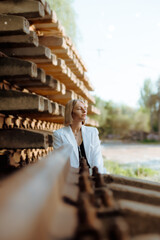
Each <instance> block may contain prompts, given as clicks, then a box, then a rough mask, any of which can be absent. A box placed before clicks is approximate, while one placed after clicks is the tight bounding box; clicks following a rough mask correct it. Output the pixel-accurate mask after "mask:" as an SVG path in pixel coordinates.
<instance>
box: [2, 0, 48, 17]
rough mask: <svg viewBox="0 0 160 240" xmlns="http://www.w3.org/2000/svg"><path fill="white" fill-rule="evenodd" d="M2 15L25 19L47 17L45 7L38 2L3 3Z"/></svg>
mask: <svg viewBox="0 0 160 240" xmlns="http://www.w3.org/2000/svg"><path fill="white" fill-rule="evenodd" d="M0 14H10V15H19V16H24V17H25V18H28V19H32V18H41V17H43V16H44V15H45V12H44V6H43V5H42V4H41V3H40V2H38V1H25V0H23V1H7V0H6V1H1V2H0Z"/></svg>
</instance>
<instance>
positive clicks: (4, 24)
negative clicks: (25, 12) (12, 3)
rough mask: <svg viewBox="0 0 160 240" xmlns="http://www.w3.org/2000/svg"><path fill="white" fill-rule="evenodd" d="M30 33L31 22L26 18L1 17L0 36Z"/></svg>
mask: <svg viewBox="0 0 160 240" xmlns="http://www.w3.org/2000/svg"><path fill="white" fill-rule="evenodd" d="M0 3H2V2H0ZM29 32H30V31H29V22H28V21H27V19H25V18H24V17H20V16H7V15H0V36H10V35H16V34H21V35H22V34H29Z"/></svg>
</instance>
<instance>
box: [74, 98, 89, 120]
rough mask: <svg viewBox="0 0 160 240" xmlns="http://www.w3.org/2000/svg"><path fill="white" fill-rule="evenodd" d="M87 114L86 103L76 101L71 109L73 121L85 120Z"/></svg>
mask: <svg viewBox="0 0 160 240" xmlns="http://www.w3.org/2000/svg"><path fill="white" fill-rule="evenodd" d="M86 116H87V107H86V105H85V104H84V103H83V102H81V101H77V102H76V104H75V105H74V108H73V111H72V118H73V121H74V122H82V121H85V119H86Z"/></svg>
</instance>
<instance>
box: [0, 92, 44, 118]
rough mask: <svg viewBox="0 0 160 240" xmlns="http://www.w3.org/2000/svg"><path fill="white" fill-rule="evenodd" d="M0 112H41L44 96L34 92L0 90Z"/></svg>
mask: <svg viewBox="0 0 160 240" xmlns="http://www.w3.org/2000/svg"><path fill="white" fill-rule="evenodd" d="M0 103H1V104H0V112H2V113H10V114H13V113H23V112H28V113H31V112H43V111H44V98H43V97H42V96H38V95H36V94H31V93H26V92H20V91H14V90H7V91H6V90H0Z"/></svg>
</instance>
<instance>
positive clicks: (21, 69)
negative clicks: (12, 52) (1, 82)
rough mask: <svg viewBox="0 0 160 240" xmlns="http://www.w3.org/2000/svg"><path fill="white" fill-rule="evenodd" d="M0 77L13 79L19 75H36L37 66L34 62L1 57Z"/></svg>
mask: <svg viewBox="0 0 160 240" xmlns="http://www.w3.org/2000/svg"><path fill="white" fill-rule="evenodd" d="M0 66H1V67H0V79H11V78H17V77H20V78H22V77H26V76H27V77H28V76H29V77H36V76H37V66H36V64H35V63H33V62H29V61H24V60H20V59H17V58H10V57H2V58H0Z"/></svg>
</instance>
